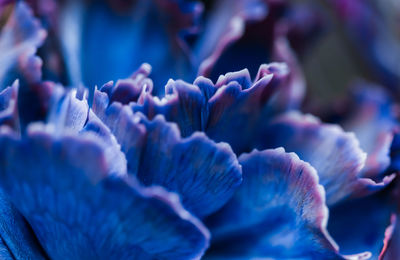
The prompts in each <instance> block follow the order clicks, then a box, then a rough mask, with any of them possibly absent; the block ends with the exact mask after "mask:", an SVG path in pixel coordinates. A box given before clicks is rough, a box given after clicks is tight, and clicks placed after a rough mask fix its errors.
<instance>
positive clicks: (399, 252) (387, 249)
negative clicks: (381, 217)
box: [379, 214, 400, 260]
mask: <svg viewBox="0 0 400 260" xmlns="http://www.w3.org/2000/svg"><path fill="white" fill-rule="evenodd" d="M399 218H400V216H399V214H393V215H392V219H391V224H390V225H389V226H388V228H387V229H386V232H385V240H384V245H385V246H384V248H383V249H382V252H381V254H380V255H379V260H393V259H399V257H400V248H399V245H400V226H399Z"/></svg>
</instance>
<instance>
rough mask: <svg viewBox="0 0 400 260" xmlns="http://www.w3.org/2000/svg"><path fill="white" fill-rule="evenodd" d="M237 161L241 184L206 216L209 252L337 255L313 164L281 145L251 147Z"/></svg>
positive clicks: (219, 254)
mask: <svg viewBox="0 0 400 260" xmlns="http://www.w3.org/2000/svg"><path fill="white" fill-rule="evenodd" d="M239 162H240V164H241V165H242V167H243V184H242V185H241V186H240V187H239V188H238V190H237V191H236V193H235V195H234V197H233V198H232V199H231V200H230V201H229V202H228V203H227V204H226V205H225V206H224V207H223V208H222V209H221V210H220V211H219V212H217V213H216V214H214V215H212V216H210V217H209V218H208V219H207V224H208V226H209V227H210V229H211V232H212V237H213V240H212V247H211V248H210V251H209V252H208V254H210V255H211V256H213V255H214V256H218V257H221V258H224V257H225V258H228V257H236V258H240V257H246V258H250V257H272V258H279V259H288V258H296V257H310V258H313V259H314V258H315V259H340V256H339V254H338V248H337V246H336V245H335V243H334V242H333V241H332V239H331V238H330V236H329V234H328V232H327V231H326V224H327V220H328V209H327V207H326V206H325V196H324V195H325V194H324V189H323V187H322V186H321V185H319V184H318V175H317V173H316V171H315V169H314V168H313V167H311V166H310V165H309V164H308V163H305V162H303V161H301V160H300V159H299V158H298V157H297V156H296V155H295V154H294V153H285V151H284V150H283V149H282V148H279V149H275V150H265V151H261V152H260V151H257V150H255V151H253V152H252V153H250V154H243V155H242V156H240V157H239ZM367 255H368V254H367ZM360 259H364V258H360Z"/></svg>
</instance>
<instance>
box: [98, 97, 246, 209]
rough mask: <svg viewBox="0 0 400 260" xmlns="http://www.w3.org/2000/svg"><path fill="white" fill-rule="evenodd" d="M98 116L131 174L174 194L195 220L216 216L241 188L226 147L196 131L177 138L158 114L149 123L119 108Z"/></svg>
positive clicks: (175, 130)
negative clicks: (194, 216) (124, 159)
mask: <svg viewBox="0 0 400 260" xmlns="http://www.w3.org/2000/svg"><path fill="white" fill-rule="evenodd" d="M102 114H103V115H102ZM102 114H100V118H101V119H103V121H104V122H105V123H106V124H107V125H108V126H109V127H110V129H111V131H112V132H113V134H114V135H115V137H116V139H117V141H118V142H119V144H120V145H121V149H122V151H123V152H124V153H125V154H126V157H127V161H128V170H129V172H130V173H132V174H134V175H135V176H136V177H137V178H138V179H139V180H140V181H141V182H142V183H143V184H144V185H146V186H151V185H160V186H162V187H165V188H166V189H168V190H169V191H173V192H177V193H178V194H180V195H181V198H182V204H183V205H184V206H185V208H187V209H188V210H189V211H190V212H193V213H194V214H195V215H196V216H205V215H209V214H210V213H212V212H214V211H216V210H217V209H218V208H220V207H221V206H222V205H223V204H224V203H225V202H226V201H227V200H228V199H229V198H230V197H231V196H232V194H233V192H234V191H235V189H236V188H237V186H238V185H239V184H240V183H241V178H242V176H241V168H240V166H239V164H238V162H237V158H236V156H235V154H234V153H233V152H232V150H231V148H230V146H229V145H228V144H225V143H215V142H213V141H211V140H210V139H209V138H207V137H206V135H205V134H203V133H199V132H198V133H194V134H193V135H191V136H189V137H187V138H181V136H180V132H179V129H178V128H177V126H176V125H175V124H173V123H167V122H166V121H165V119H164V118H163V117H162V116H161V115H159V116H156V117H155V118H154V119H153V120H148V119H147V118H146V117H145V116H144V115H143V114H141V113H136V114H134V113H133V112H132V110H131V108H130V107H128V106H122V105H121V104H119V103H113V104H112V105H111V106H110V107H109V108H107V109H106V111H105V112H104V113H102Z"/></svg>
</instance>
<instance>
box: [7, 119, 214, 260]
mask: <svg viewBox="0 0 400 260" xmlns="http://www.w3.org/2000/svg"><path fill="white" fill-rule="evenodd" d="M96 140H97V139H96V138H93V136H91V135H90V134H87V135H84V136H82V135H81V136H76V135H63V136H60V137H54V134H52V133H51V130H50V129H49V128H47V127H44V126H42V125H31V126H30V127H29V128H28V130H27V135H26V137H25V138H23V139H22V140H21V139H19V138H17V137H15V136H13V135H12V134H10V133H9V132H7V131H4V129H3V130H2V134H1V135H0V144H1V147H2V149H1V151H0V158H1V160H0V167H1V171H0V177H1V184H2V186H3V188H4V190H5V191H6V192H7V194H8V195H10V198H12V201H13V203H14V204H15V205H16V207H17V208H18V210H19V211H20V212H21V213H22V214H23V215H24V217H25V218H26V219H27V221H28V222H29V224H30V225H31V226H32V228H33V230H34V232H35V234H36V236H37V237H38V239H39V241H40V242H41V244H42V246H43V247H44V249H45V251H46V252H47V254H48V255H49V256H50V257H51V258H75V259H76V258H80V259H82V258H84V259H92V258H98V257H101V258H117V259H123V258H128V257H130V258H131V257H138V258H140V259H153V258H161V259H163V258H173V259H188V258H200V257H201V255H202V254H203V252H204V250H205V249H206V248H207V246H208V239H209V232H208V230H207V229H206V228H205V227H204V226H203V224H202V223H201V222H200V221H199V220H197V219H196V218H195V217H193V216H192V215H190V213H188V212H187V211H186V210H184V209H183V207H182V206H181V204H180V202H179V198H178V196H177V195H176V194H173V193H168V192H166V191H165V190H163V189H162V188H160V187H155V186H154V187H151V188H142V187H141V186H139V185H138V184H137V183H136V182H135V180H134V179H132V178H128V177H127V176H125V178H122V177H118V176H116V175H113V174H111V175H110V174H109V165H107V163H106V159H105V158H104V151H103V149H102V147H101V145H99V144H98V143H97V141H96ZM10 162H17V163H10ZM21 162H23V163H21ZM88 223H90V225H88Z"/></svg>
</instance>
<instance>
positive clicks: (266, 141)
mask: <svg viewBox="0 0 400 260" xmlns="http://www.w3.org/2000/svg"><path fill="white" fill-rule="evenodd" d="M280 146H283V147H284V148H285V149H286V150H287V151H289V152H295V153H296V154H298V156H299V157H300V158H301V159H302V160H304V161H306V162H309V163H310V164H311V165H312V166H313V167H314V168H315V169H316V170H317V172H318V175H319V177H320V182H321V184H322V185H323V186H324V187H325V190H326V197H327V204H328V205H329V206H331V205H333V204H335V203H337V202H339V201H341V200H344V199H346V198H349V197H361V196H365V195H367V194H370V193H373V192H376V191H378V190H381V189H383V188H384V187H385V186H387V184H389V183H390V182H391V181H392V180H393V178H394V177H395V175H391V176H388V177H386V178H385V179H384V180H383V182H382V183H376V182H374V181H373V180H371V179H368V178H362V176H360V175H361V170H362V169H363V167H364V165H365V160H366V156H367V155H366V154H365V153H364V152H363V151H362V150H361V148H360V147H359V142H358V140H357V138H356V137H355V135H354V134H353V133H346V132H344V131H343V130H342V129H341V128H340V127H339V126H336V125H330V124H323V123H322V122H321V121H320V120H319V119H318V118H316V117H313V116H311V115H303V114H300V113H298V112H291V113H287V114H284V115H282V116H279V117H277V118H275V119H274V120H273V121H272V122H271V123H270V124H269V125H268V126H267V127H265V128H264V129H263V131H262V135H261V136H260V137H259V142H258V148H261V149H265V148H276V147H280Z"/></svg>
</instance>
